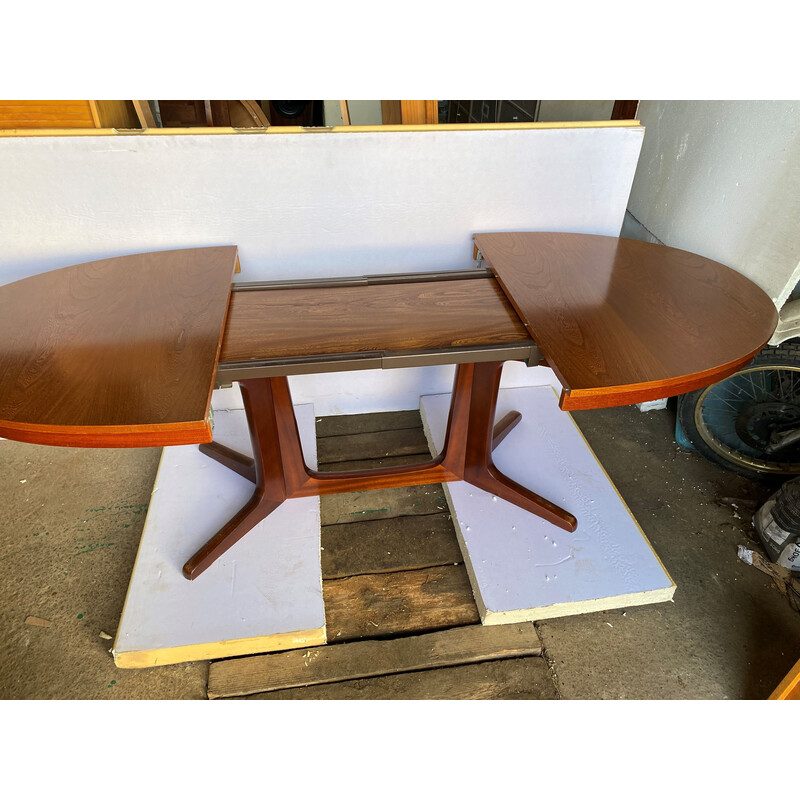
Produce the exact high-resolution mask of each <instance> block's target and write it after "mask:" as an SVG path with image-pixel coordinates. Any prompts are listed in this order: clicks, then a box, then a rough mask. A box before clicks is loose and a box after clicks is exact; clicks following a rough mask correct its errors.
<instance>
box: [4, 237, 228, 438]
mask: <svg viewBox="0 0 800 800" xmlns="http://www.w3.org/2000/svg"><path fill="white" fill-rule="evenodd" d="M236 252H237V249H236V247H200V248H195V249H189V250H170V251H165V252H157V253H144V254H141V255H131V256H122V257H118V258H107V259H103V260H101V261H92V262H89V263H86V264H78V265H76V266H72V267H64V268H63V269H56V270H52V271H50V272H44V273H42V274H40V275H34V276H32V277H30V278H24V279H23V280H20V281H16V282H14V283H9V284H7V285H5V286H1V287H0V436H3V437H6V438H8V439H16V440H18V441H23V442H33V443H35V444H51V445H72V446H82V447H100V446H102V447H125V446H139V447H146V446H157V445H167V444H189V443H195V442H203V441H210V440H211V425H210V422H209V418H208V417H209V406H210V403H211V392H212V390H213V388H214V372H215V369H216V365H217V357H218V354H219V348H220V344H221V342H222V329H223V324H224V322H225V317H226V313H227V308H228V300H229V298H230V294H231V280H232V279H233V272H234V269H235V267H236V263H237V255H236Z"/></svg>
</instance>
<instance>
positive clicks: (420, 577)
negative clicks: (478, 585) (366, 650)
mask: <svg viewBox="0 0 800 800" xmlns="http://www.w3.org/2000/svg"><path fill="white" fill-rule="evenodd" d="M323 596H324V598H325V617H326V628H327V632H328V641H330V642H336V641H340V642H343V641H348V640H352V639H366V638H374V637H377V636H392V635H395V634H399V633H412V632H421V631H433V630H441V629H443V628H452V627H456V626H459V625H474V624H476V623H477V622H479V621H480V616H479V615H478V607H477V606H476V605H475V600H474V599H473V597H472V587H471V586H470V582H469V578H468V577H467V571H466V569H465V568H464V566H463V565H459V566H446V567H428V568H427V569H412V570H407V571H405V572H391V573H386V574H382V575H356V576H354V577H352V578H341V579H339V580H329V581H325V583H324V584H323Z"/></svg>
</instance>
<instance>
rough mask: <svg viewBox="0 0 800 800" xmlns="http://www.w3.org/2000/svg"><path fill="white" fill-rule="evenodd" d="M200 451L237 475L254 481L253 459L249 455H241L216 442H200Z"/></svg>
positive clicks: (254, 468)
mask: <svg viewBox="0 0 800 800" xmlns="http://www.w3.org/2000/svg"><path fill="white" fill-rule="evenodd" d="M200 452H201V453H202V454H203V455H205V456H208V457H209V458H213V459H214V461H218V462H219V463H220V464H223V465H224V466H226V467H227V468H228V469H232V470H233V471H234V472H235V473H236V474H237V475H241V476H242V477H243V478H247V480H249V481H251V482H252V483H255V482H256V467H255V461H253V459H252V458H250V456H246V455H243V454H242V453H239V452H237V451H236V450H231V448H230V447H226V446H225V445H224V444H218V443H217V442H209V443H208V444H201V445H200Z"/></svg>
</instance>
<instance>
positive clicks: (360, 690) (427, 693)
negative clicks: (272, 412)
mask: <svg viewBox="0 0 800 800" xmlns="http://www.w3.org/2000/svg"><path fill="white" fill-rule="evenodd" d="M317 437H318V453H319V463H320V469H321V470H326V471H332V470H336V469H358V468H372V467H379V466H390V465H393V464H397V463H414V462H421V461H425V460H427V459H429V458H430V453H429V450H428V444H427V441H426V438H425V435H424V432H423V429H422V422H421V419H420V415H419V412H417V411H401V412H392V413H388V414H359V415H353V416H337V417H326V418H322V419H320V420H318V423H317ZM321 515H322V548H323V550H322V577H323V595H324V601H325V614H326V626H327V633H328V644H327V645H325V646H322V647H315V648H312V649H303V650H294V651H286V652H281V653H269V654H266V655H260V656H250V657H246V658H237V659H226V660H222V661H216V662H212V664H211V666H210V669H209V679H208V696H209V697H210V698H240V699H269V700H271V699H274V700H278V699H284V700H285V699H309V700H310V699H440V698H441V699H477V698H486V699H506V698H513V699H555V698H556V697H557V693H556V690H555V686H554V684H553V681H552V679H551V676H550V673H549V670H548V668H547V664H546V662H545V660H544V658H542V651H541V646H540V643H539V639H538V635H537V633H536V630H535V628H534V626H533V624H531V623H521V624H512V625H500V626H494V627H492V628H485V627H483V626H481V625H480V619H479V616H478V609H477V606H476V604H475V601H474V599H473V596H472V589H471V587H470V583H469V579H468V577H467V571H466V568H465V566H464V563H463V559H462V556H461V552H460V549H459V546H458V542H457V539H456V535H455V529H454V527H453V523H452V521H451V519H450V514H449V510H448V507H447V503H446V501H445V498H444V492H443V490H442V487H441V485H439V484H436V485H430V486H416V487H403V488H398V489H381V490H375V491H369V492H354V493H352V494H345V495H328V496H324V497H322V498H321Z"/></svg>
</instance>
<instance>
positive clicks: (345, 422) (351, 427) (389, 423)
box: [317, 410, 422, 438]
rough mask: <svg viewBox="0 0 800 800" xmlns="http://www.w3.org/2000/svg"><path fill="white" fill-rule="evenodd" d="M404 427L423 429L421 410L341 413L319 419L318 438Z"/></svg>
mask: <svg viewBox="0 0 800 800" xmlns="http://www.w3.org/2000/svg"><path fill="white" fill-rule="evenodd" d="M403 428H419V429H420V430H421V429H422V419H421V418H420V415H419V410H415V411H379V412H376V413H374V414H340V415H337V416H335V417H320V418H319V419H317V438H323V437H326V436H346V435H348V434H352V433H369V432H371V431H398V430H401V429H403Z"/></svg>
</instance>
